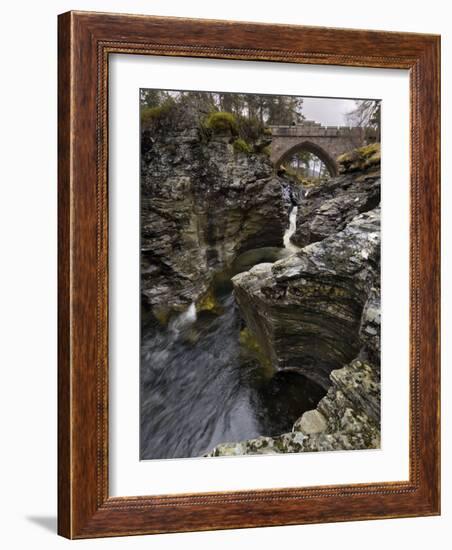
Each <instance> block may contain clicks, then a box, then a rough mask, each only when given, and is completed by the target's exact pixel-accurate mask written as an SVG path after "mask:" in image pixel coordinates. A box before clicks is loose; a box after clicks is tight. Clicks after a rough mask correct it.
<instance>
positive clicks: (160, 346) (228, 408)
mask: <svg viewBox="0 0 452 550" xmlns="http://www.w3.org/2000/svg"><path fill="white" fill-rule="evenodd" d="M296 214H297V211H296V206H294V207H293V208H292V210H291V212H290V216H289V218H290V219H289V227H288V229H287V231H286V235H285V236H284V244H285V248H284V249H278V248H274V247H268V248H261V249H256V250H252V251H248V252H246V253H245V254H243V255H242V256H241V257H239V258H238V259H237V261H236V262H235V264H234V269H233V271H232V272H230V273H228V274H227V275H224V274H223V276H222V277H219V278H218V280H217V281H216V282H215V284H214V287H213V293H214V296H215V302H216V308H215V312H211V311H202V312H200V313H198V314H197V312H196V307H195V304H191V305H190V307H189V308H188V309H187V310H186V311H185V312H183V313H182V314H180V315H178V316H177V317H175V318H173V319H172V320H171V321H170V322H169V324H168V326H166V327H164V326H161V325H159V324H158V323H156V322H148V323H144V324H143V326H142V336H141V388H140V390H141V391H140V395H141V405H140V406H141V430H140V438H141V440H140V453H141V459H157V458H182V457H197V456H202V455H203V454H204V453H207V452H208V451H210V450H211V449H212V448H213V447H214V446H215V445H217V444H219V443H224V442H228V441H241V440H243V439H250V438H254V437H257V436H260V435H267V436H275V435H278V434H281V433H284V432H287V431H290V430H291V429H292V425H293V423H294V422H295V420H296V419H297V418H299V417H300V416H301V415H302V414H303V412H305V411H306V410H309V409H312V408H315V406H316V404H317V403H318V401H319V400H320V399H321V397H322V396H323V395H324V393H325V392H324V390H322V389H321V388H320V387H319V386H317V385H316V384H314V383H313V382H311V381H309V380H308V379H306V378H305V377H304V376H302V375H301V374H299V373H297V372H293V371H290V372H289V371H278V372H274V371H273V370H272V368H271V366H270V365H269V364H267V362H266V360H265V357H264V358H263V357H261V356H259V353H256V349H255V348H256V346H255V345H254V342H253V339H252V337H250V334H249V332H248V331H247V329H246V327H245V325H244V322H243V320H242V319H241V316H240V313H239V309H238V306H237V304H236V302H235V299H234V293H233V291H232V283H231V281H230V277H231V276H233V275H236V274H237V273H239V272H241V271H245V270H248V269H250V267H252V266H253V265H256V264H258V263H262V262H268V261H271V262H274V261H276V260H277V259H279V258H281V257H282V256H284V255H288V254H290V253H293V252H295V251H296V250H297V248H296V247H295V246H294V245H292V243H291V242H290V236H291V235H292V234H293V232H294V231H295V228H296Z"/></svg>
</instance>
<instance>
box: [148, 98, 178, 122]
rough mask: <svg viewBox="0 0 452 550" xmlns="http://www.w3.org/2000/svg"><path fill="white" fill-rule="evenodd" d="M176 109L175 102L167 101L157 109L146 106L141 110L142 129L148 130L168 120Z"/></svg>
mask: <svg viewBox="0 0 452 550" xmlns="http://www.w3.org/2000/svg"><path fill="white" fill-rule="evenodd" d="M173 108H174V101H173V100H172V99H170V98H169V99H166V100H165V101H164V102H163V103H162V104H161V105H159V106H157V107H148V106H144V107H142V108H141V113H140V116H141V127H142V128H143V129H148V128H150V127H152V126H155V125H156V124H157V123H159V122H160V121H162V120H163V119H164V118H166V117H167V116H168V115H169V114H170V113H171V111H172V110H173Z"/></svg>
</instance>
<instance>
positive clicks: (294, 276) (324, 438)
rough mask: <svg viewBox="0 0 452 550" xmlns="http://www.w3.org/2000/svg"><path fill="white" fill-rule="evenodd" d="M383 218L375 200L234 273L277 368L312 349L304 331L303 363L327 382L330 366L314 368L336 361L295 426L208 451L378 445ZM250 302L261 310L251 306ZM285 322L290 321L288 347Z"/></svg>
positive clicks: (293, 450) (247, 314) (239, 292)
mask: <svg viewBox="0 0 452 550" xmlns="http://www.w3.org/2000/svg"><path fill="white" fill-rule="evenodd" d="M379 223H380V209H379V208H375V209H374V210H372V211H371V212H367V213H365V214H360V215H358V216H357V217H355V218H354V219H353V221H352V222H351V223H349V224H348V225H347V226H346V228H345V229H344V230H343V231H341V232H339V233H338V234H337V235H334V236H331V237H329V238H327V239H325V240H324V241H322V242H320V243H315V244H312V245H309V246H307V247H305V248H304V249H303V250H301V251H300V252H299V253H298V254H295V255H292V256H290V257H289V258H287V259H285V260H281V261H279V262H276V263H275V264H263V265H260V266H256V267H255V268H254V269H252V270H251V271H250V272H248V273H244V274H241V275H239V276H237V277H235V278H234V286H235V291H236V295H237V298H238V301H239V304H240V306H241V309H242V311H244V314H245V317H246V319H247V321H248V326H249V327H251V328H252V330H254V331H255V332H256V334H257V335H258V336H259V338H261V339H262V338H267V341H268V348H267V349H268V351H269V352H271V353H272V357H273V360H274V361H276V365H277V368H286V366H287V365H288V363H289V362H290V357H291V355H292V353H295V354H298V356H299V357H303V353H304V350H306V353H307V350H308V340H309V339H308V338H307V336H306V332H307V333H308V334H309V338H310V339H311V348H310V352H309V353H310V354H311V356H312V358H313V363H312V368H310V369H309V371H308V370H306V367H303V364H302V366H301V370H302V371H304V372H305V374H308V375H309V374H310V375H311V376H312V378H313V379H317V380H319V377H320V378H321V379H322V380H323V382H325V378H324V374H326V372H324V371H323V369H322V371H321V373H320V374H319V371H317V372H316V371H315V364H317V366H319V365H322V364H323V365H325V364H328V360H333V361H335V362H336V365H337V366H336V367H335V368H334V369H333V370H331V371H330V372H329V373H328V375H327V380H328V383H329V389H328V392H327V394H326V395H325V397H323V399H321V400H320V402H319V404H318V405H317V407H316V409H313V410H311V411H307V412H306V413H304V414H303V415H302V416H301V418H299V419H298V420H297V421H296V422H295V424H294V426H293V429H292V431H291V432H288V433H284V434H281V435H279V436H277V437H258V438H256V439H250V440H247V441H240V442H232V443H224V444H221V445H218V446H217V447H215V448H214V449H213V450H212V451H211V452H210V453H209V454H208V455H207V456H226V455H229V456H234V455H241V454H274V453H298V452H308V451H334V450H356V449H375V448H379V447H380V285H379V266H380V263H379V258H380V256H379V243H380V232H379ZM330 287H333V288H335V289H337V288H339V289H340V292H337V291H334V292H332V291H331V290H329V288H330ZM251 304H252V305H253V307H254V308H255V310H254V311H255V312H257V314H253V313H252V311H251V310H250V309H249V308H250V305H251ZM294 304H297V307H296V308H294V307H292V306H293V305H294ZM351 304H354V305H353V307H351ZM353 312H354V313H353ZM294 315H295V316H296V317H295V319H294ZM353 315H354V317H353ZM284 324H286V326H288V327H290V328H289V330H290V332H289V334H290V337H289V338H288V339H287V340H286V342H288V345H287V346H286V347H283V346H282V341H283V340H282V338H283V331H284ZM297 331H298V332H297ZM343 338H348V342H349V343H350V342H352V346H351V349H350V351H349V352H348V354H349V355H350V354H351V353H353V354H354V357H350V358H349V359H348V360H346V361H344V357H345V355H346V354H347V353H346V352H345V348H342V347H341V341H342V339H343ZM312 342H314V343H315V344H314V345H312ZM262 344H263V345H264V341H262ZM288 348H290V349H288ZM294 350H295V351H294ZM316 353H318V354H319V355H318V356H317V357H316V355H315V354H316ZM281 358H282V360H281ZM319 358H320V360H318V359H319ZM324 359H325V363H322V361H323V360H324ZM316 360H317V363H315V361H316ZM341 361H343V362H342V364H341ZM330 365H331V363H330Z"/></svg>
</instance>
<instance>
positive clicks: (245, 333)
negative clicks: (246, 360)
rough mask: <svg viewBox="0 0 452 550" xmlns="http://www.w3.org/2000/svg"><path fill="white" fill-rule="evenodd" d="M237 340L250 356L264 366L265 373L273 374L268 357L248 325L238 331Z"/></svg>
mask: <svg viewBox="0 0 452 550" xmlns="http://www.w3.org/2000/svg"><path fill="white" fill-rule="evenodd" d="M239 342H240V346H241V347H242V348H244V349H245V350H246V351H247V352H249V354H250V355H251V356H253V357H254V358H255V359H257V360H258V361H259V363H260V364H261V365H262V366H263V367H264V368H265V370H266V372H267V374H269V375H270V374H273V369H272V364H271V361H270V358H269V357H268V356H267V355H266V354H265V352H264V350H263V349H262V347H261V346H260V344H259V342H258V340H257V338H256V336H255V335H254V333H253V332H251V331H250V329H249V328H248V327H245V328H244V329H242V330H241V331H240V336H239Z"/></svg>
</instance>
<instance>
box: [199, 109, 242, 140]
mask: <svg viewBox="0 0 452 550" xmlns="http://www.w3.org/2000/svg"><path fill="white" fill-rule="evenodd" d="M204 128H206V129H207V130H210V131H212V132H213V133H215V134H225V133H230V134H232V135H237V134H238V123H237V118H236V116H235V115H234V114H233V113H228V112H225V111H216V112H213V113H210V114H209V115H208V116H207V118H206V119H205V120H204Z"/></svg>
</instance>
